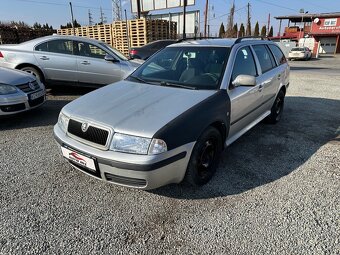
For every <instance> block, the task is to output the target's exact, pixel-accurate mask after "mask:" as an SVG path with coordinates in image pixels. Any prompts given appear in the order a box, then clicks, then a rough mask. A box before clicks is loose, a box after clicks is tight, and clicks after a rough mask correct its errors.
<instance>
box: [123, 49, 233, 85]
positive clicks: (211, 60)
mask: <svg viewBox="0 0 340 255" xmlns="http://www.w3.org/2000/svg"><path fill="white" fill-rule="evenodd" d="M229 53H230V48H228V47H187V46H184V47H183V46H182V47H168V48H165V49H163V50H162V51H160V52H159V53H157V54H156V55H154V56H152V57H151V58H150V59H149V60H147V61H146V62H145V63H144V64H143V65H142V66H141V67H140V68H138V69H137V70H136V71H135V72H134V73H133V74H132V75H131V76H129V77H128V80H133V81H138V82H145V83H150V84H153V85H160V86H172V87H181V88H186V89H207V90H216V89H218V88H219V85H220V82H221V80H222V76H223V73H224V69H225V64H226V63H227V61H228V57H229Z"/></svg>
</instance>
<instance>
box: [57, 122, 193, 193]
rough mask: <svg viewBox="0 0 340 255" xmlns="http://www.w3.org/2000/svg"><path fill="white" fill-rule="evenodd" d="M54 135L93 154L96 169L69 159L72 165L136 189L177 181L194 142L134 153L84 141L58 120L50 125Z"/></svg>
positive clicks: (181, 175)
mask: <svg viewBox="0 0 340 255" xmlns="http://www.w3.org/2000/svg"><path fill="white" fill-rule="evenodd" d="M54 137H55V139H56V141H57V142H58V143H59V144H60V145H61V146H64V147H66V148H68V149H70V150H73V151H76V152H79V153H82V154H85V155H88V156H90V157H92V158H95V160H96V162H97V172H96V173H94V172H91V171H88V170H87V169H86V168H84V167H82V166H80V165H77V164H75V163H74V162H72V161H69V162H70V163H71V165H72V166H73V167H75V168H76V169H78V170H81V171H82V172H84V173H86V174H89V175H91V176H93V177H95V178H98V179H102V180H104V181H108V182H110V183H114V184H118V185H121V186H126V187H132V188H138V189H155V188H158V187H161V186H164V185H166V184H170V183H180V182H181V181H182V180H183V178H184V175H185V172H186V169H187V165H188V162H189V159H190V155H191V152H192V149H193V147H194V145H195V143H194V142H192V143H188V144H185V145H182V146H180V147H178V148H176V149H173V150H171V151H167V152H165V153H162V154H159V155H135V154H128V153H120V152H114V151H104V150H100V149H97V148H94V147H91V146H88V145H85V144H83V143H81V142H78V141H76V140H74V139H72V138H70V137H69V136H67V134H65V133H64V132H63V131H62V130H61V129H60V128H59V126H58V124H56V125H55V126H54Z"/></svg>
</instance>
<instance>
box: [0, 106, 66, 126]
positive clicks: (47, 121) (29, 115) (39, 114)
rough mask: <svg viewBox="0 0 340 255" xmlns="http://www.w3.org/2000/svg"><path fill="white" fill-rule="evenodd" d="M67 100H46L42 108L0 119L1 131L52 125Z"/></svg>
mask: <svg viewBox="0 0 340 255" xmlns="http://www.w3.org/2000/svg"><path fill="white" fill-rule="evenodd" d="M69 102H70V101H69V100H47V101H46V102H45V103H44V104H43V105H42V106H40V107H38V108H36V109H33V110H31V111H28V112H22V113H19V114H15V115H9V116H1V117H0V132H1V130H10V129H22V128H31V127H41V126H50V125H54V124H56V123H57V121H58V115H59V113H60V110H61V109H62V108H63V107H64V106H65V105H66V104H67V103H69Z"/></svg>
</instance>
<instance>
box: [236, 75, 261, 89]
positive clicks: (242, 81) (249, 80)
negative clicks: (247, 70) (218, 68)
mask: <svg viewBox="0 0 340 255" xmlns="http://www.w3.org/2000/svg"><path fill="white" fill-rule="evenodd" d="M231 84H232V85H233V86H234V87H239V86H252V87H253V86H256V78H255V76H252V75H246V74H240V75H238V76H237V77H236V79H235V80H233V81H232V83H231Z"/></svg>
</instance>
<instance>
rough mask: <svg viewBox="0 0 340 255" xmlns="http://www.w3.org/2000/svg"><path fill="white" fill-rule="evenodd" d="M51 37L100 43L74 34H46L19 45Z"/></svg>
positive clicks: (36, 42) (35, 42) (32, 43)
mask: <svg viewBox="0 0 340 255" xmlns="http://www.w3.org/2000/svg"><path fill="white" fill-rule="evenodd" d="M51 39H70V40H81V41H85V42H91V43H93V42H97V43H99V42H100V43H102V42H101V41H98V40H96V39H92V38H88V37H83V36H74V35H55V34H54V35H48V36H43V37H39V38H36V39H33V40H30V41H26V42H23V43H21V45H33V46H34V45H36V44H38V43H41V42H44V41H48V40H51Z"/></svg>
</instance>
